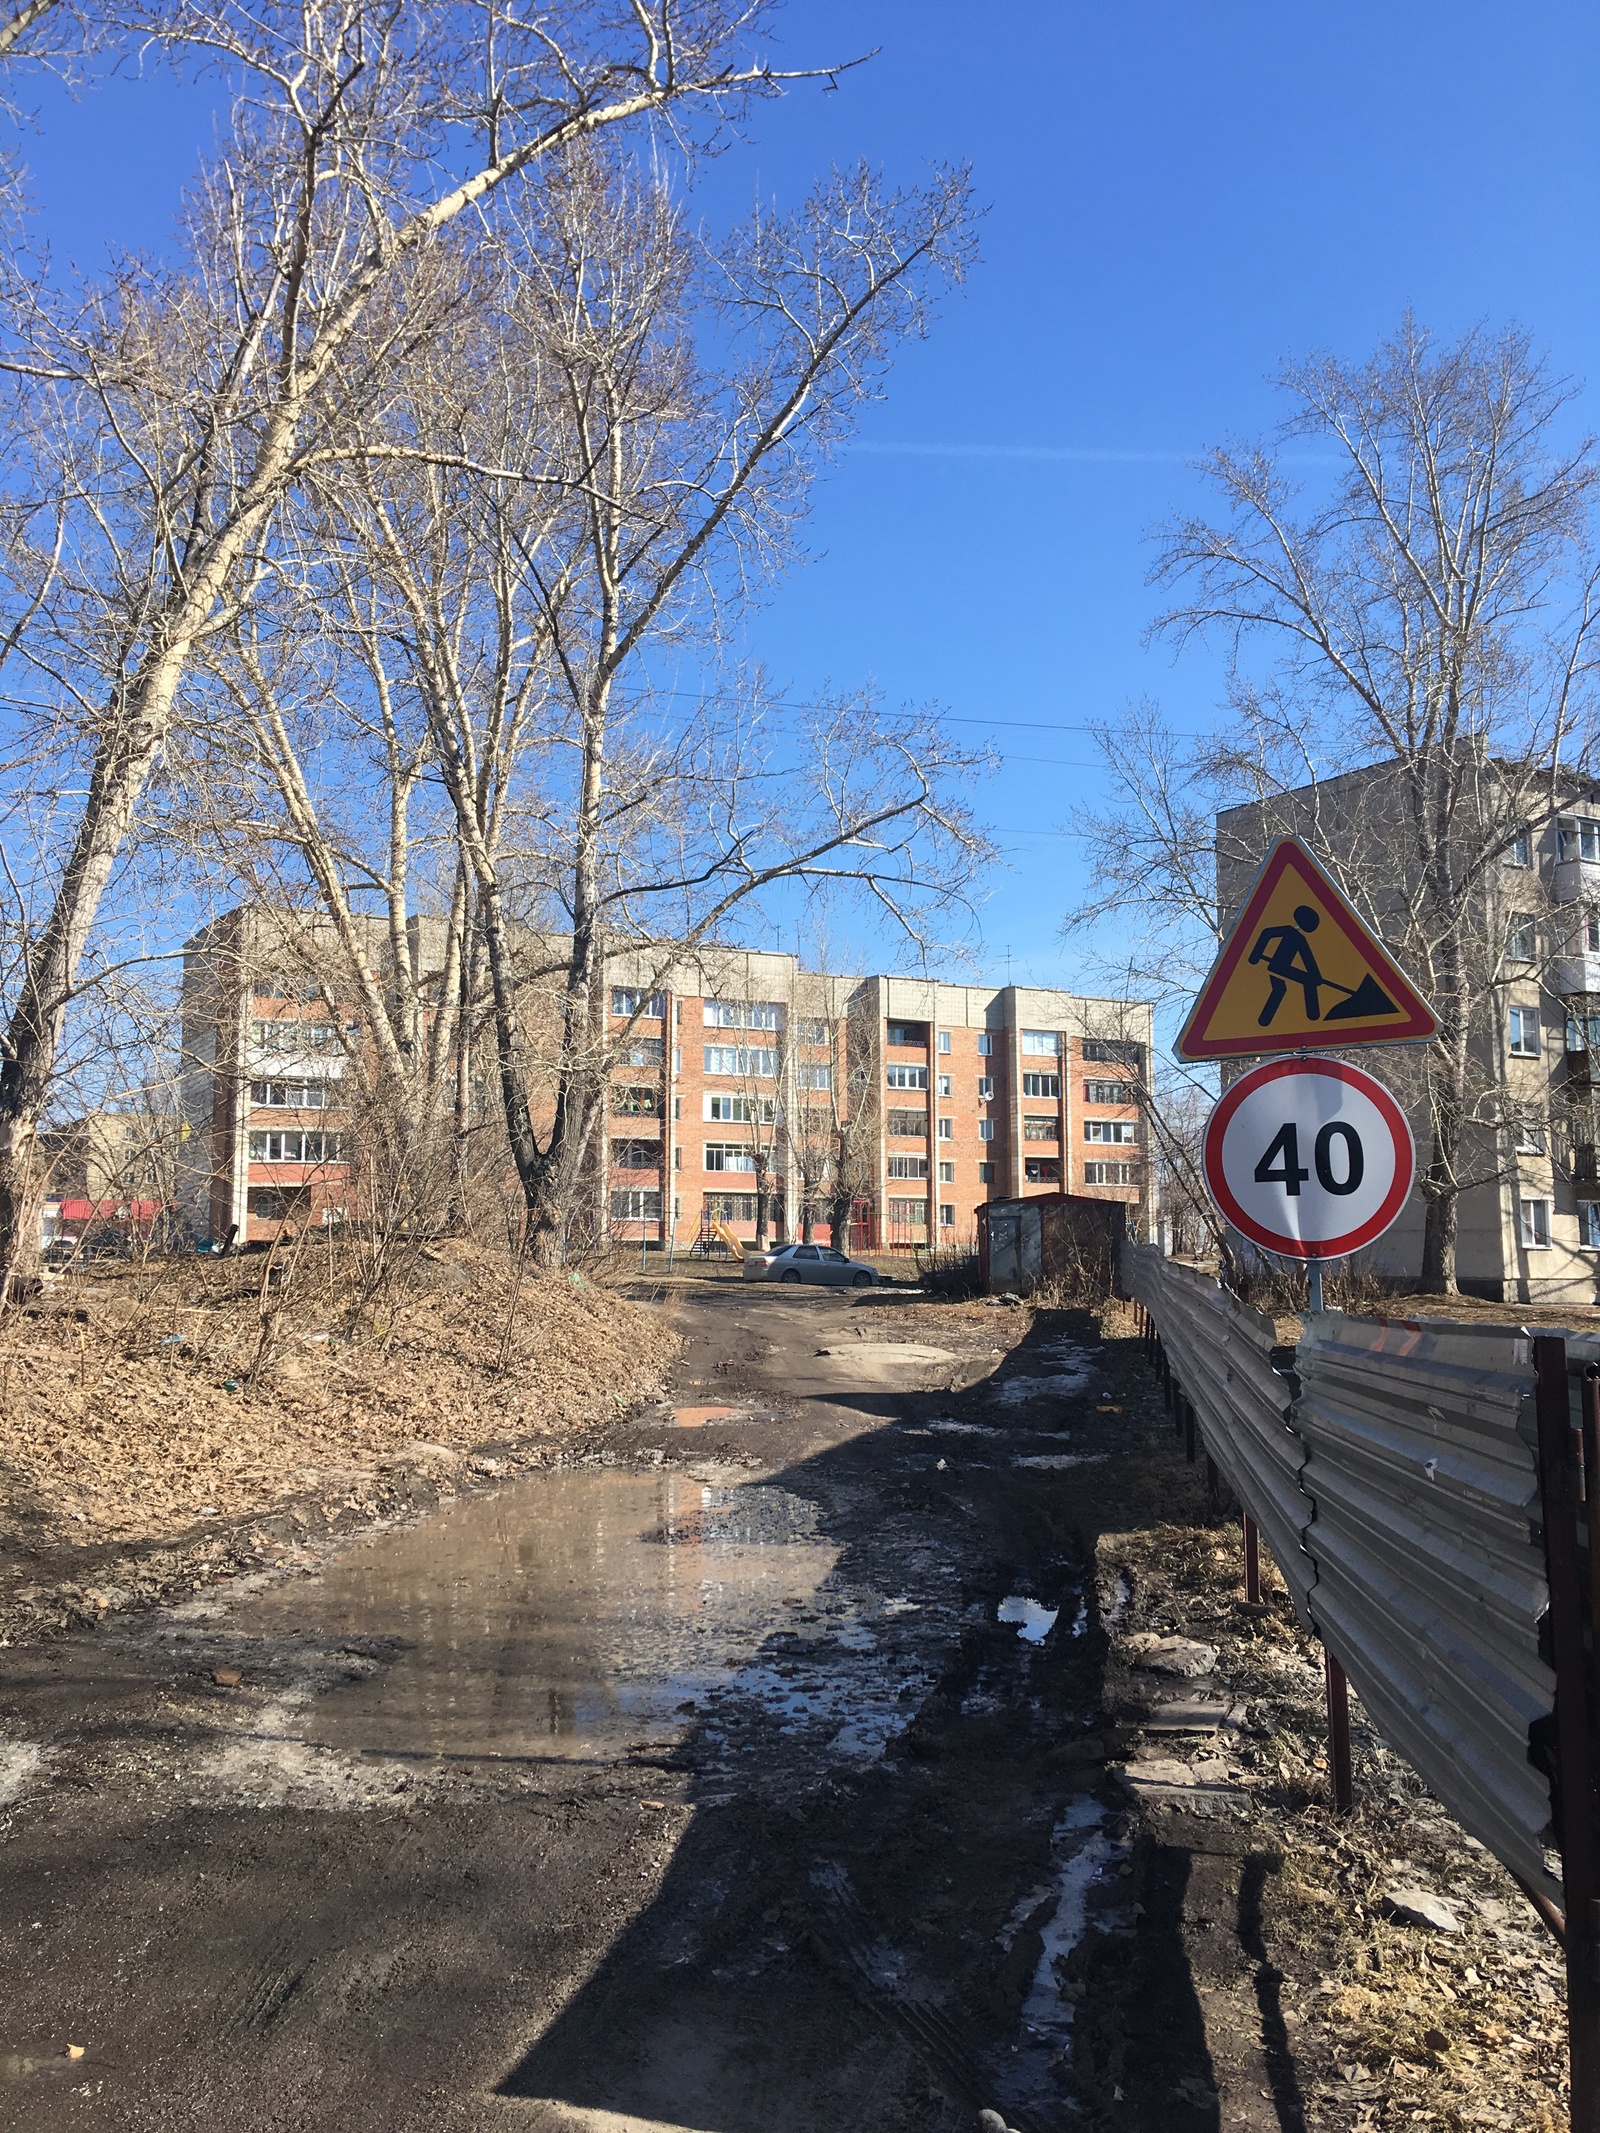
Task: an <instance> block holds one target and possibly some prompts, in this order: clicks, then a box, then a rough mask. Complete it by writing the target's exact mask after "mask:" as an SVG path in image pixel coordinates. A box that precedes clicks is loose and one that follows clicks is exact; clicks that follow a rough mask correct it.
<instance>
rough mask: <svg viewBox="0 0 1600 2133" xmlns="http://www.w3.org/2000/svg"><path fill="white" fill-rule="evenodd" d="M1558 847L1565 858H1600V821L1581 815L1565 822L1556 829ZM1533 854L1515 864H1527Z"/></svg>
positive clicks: (1529, 862)
mask: <svg viewBox="0 0 1600 2133" xmlns="http://www.w3.org/2000/svg"><path fill="white" fill-rule="evenodd" d="M1556 848H1557V850H1558V852H1559V854H1560V856H1561V857H1562V858H1563V859H1600V822H1597V821H1595V820H1594V819H1593V818H1592V817H1590V816H1584V815H1580V816H1578V818H1577V820H1576V821H1573V822H1563V823H1562V824H1561V825H1560V826H1559V828H1558V829H1557V831H1556ZM1531 862H1532V855H1531V854H1530V855H1529V858H1528V859H1526V860H1519V861H1515V862H1514V864H1516V865H1521V866H1526V865H1530V864H1531Z"/></svg>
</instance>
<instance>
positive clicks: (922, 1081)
mask: <svg viewBox="0 0 1600 2133" xmlns="http://www.w3.org/2000/svg"><path fill="white" fill-rule="evenodd" d="M888 1079H889V1086H890V1088H891V1089H925V1088H926V1087H927V1086H928V1070H927V1068H926V1067H918V1066H892V1067H890V1068H889V1069H888Z"/></svg>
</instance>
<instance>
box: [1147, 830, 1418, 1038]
mask: <svg viewBox="0 0 1600 2133" xmlns="http://www.w3.org/2000/svg"><path fill="white" fill-rule="evenodd" d="M1438 1027H1439V1025H1438V1022H1437V1020H1436V1019H1435V1017H1434V1014H1433V1011H1432V1009H1431V1008H1430V1007H1429V1006H1428V1005H1427V1003H1426V1001H1425V1000H1423V999H1422V997H1421V995H1420V994H1419V993H1418V992H1417V991H1416V989H1415V987H1414V986H1413V985H1412V984H1411V983H1410V982H1409V980H1408V979H1407V978H1406V977H1405V976H1404V975H1403V973H1402V972H1401V971H1400V969H1399V968H1398V967H1397V965H1396V964H1395V962H1394V961H1393V959H1392V958H1391V957H1390V956H1389V954H1388V953H1387V951H1386V950H1385V949H1384V948H1383V947H1382V946H1381V945H1380V943H1379V942H1378V941H1377V940H1376V939H1375V938H1374V936H1373V934H1372V933H1371V932H1370V931H1369V930H1368V928H1367V927H1366V926H1364V925H1363V924H1362V922H1361V920H1360V919H1359V918H1357V916H1356V914H1355V912H1354V911H1353V910H1352V908H1351V906H1350V904H1349V902H1348V901H1347V900H1346V898H1345V897H1344V896H1343V895H1342V894H1341V892H1340V891H1339V890H1338V889H1337V888H1335V887H1334V885H1333V883H1332V882H1331V881H1330V880H1329V879H1328V876H1327V875H1326V874H1325V873H1324V872H1323V871H1322V869H1321V867H1320V866H1318V864H1317V862H1316V861H1315V860H1314V859H1313V858H1312V856H1311V854H1310V853H1309V852H1308V851H1307V850H1306V848H1305V846H1304V845H1303V844H1302V843H1301V842H1300V840H1299V838H1298V837H1284V838H1282V839H1281V840H1280V841H1279V842H1278V843H1277V844H1275V845H1274V846H1273V848H1272V850H1271V851H1270V852H1269V853H1268V854H1267V860H1266V864H1265V865H1264V866H1263V867H1262V869H1261V872H1260V873H1259V874H1258V875H1257V876H1256V879H1255V884H1254V886H1253V887H1252V889H1251V891H1250V894H1249V895H1248V896H1247V897H1246V898H1245V902H1244V909H1243V910H1242V911H1241V912H1240V913H1239V916H1238V919H1237V920H1236V921H1235V924H1234V927H1233V931H1232V932H1231V933H1230V934H1229V935H1228V938H1227V939H1226V940H1225V941H1224V942H1223V944H1222V953H1221V954H1220V955H1219V956H1218V957H1217V960H1216V963H1215V966H1214V967H1213V969H1212V972H1211V975H1210V977H1208V978H1207V979H1206V981H1205V983H1204V985H1202V986H1201V988H1200V997H1199V999H1198V1000H1196V1002H1195V1003H1194V1008H1193V1011H1192V1012H1191V1014H1190V1016H1189V1019H1188V1021H1187V1022H1186V1023H1185V1024H1184V1025H1183V1034H1182V1036H1181V1037H1179V1039H1178V1046H1177V1050H1178V1057H1179V1058H1180V1059H1238V1058H1244V1057H1246V1056H1248V1055H1249V1054H1250V1053H1251V1052H1289V1051H1313V1050H1329V1051H1335V1050H1336V1051H1341V1052H1346V1051H1349V1050H1351V1049H1352V1048H1353V1047H1354V1046H1356V1045H1358V1044H1418V1043H1423V1042H1425V1041H1426V1040H1427V1039H1428V1038H1429V1037H1431V1036H1432V1035H1433V1034H1434V1032H1435V1030H1437V1028H1438Z"/></svg>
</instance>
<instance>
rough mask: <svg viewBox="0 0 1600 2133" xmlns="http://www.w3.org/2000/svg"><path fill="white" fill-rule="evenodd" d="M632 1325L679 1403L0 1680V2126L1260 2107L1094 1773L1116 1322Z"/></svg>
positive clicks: (1221, 1853)
mask: <svg viewBox="0 0 1600 2133" xmlns="http://www.w3.org/2000/svg"><path fill="white" fill-rule="evenodd" d="M662 1308H664V1309H670V1310H672V1311H673V1312H674V1313H675V1314H676V1317H677V1321H678V1324H679V1326H680V1328H681V1330H682V1331H683V1333H684V1334H685V1336H686V1339H687V1347H686V1353H685V1363H684V1368H683V1372H682V1383H681V1387H680V1391H679V1393H678V1395H677V1399H678V1403H679V1406H678V1410H677V1411H674V1410H673V1409H669V1408H663V1409H661V1410H659V1411H652V1412H650V1413H647V1414H644V1415H641V1416H634V1417H631V1418H628V1419H626V1420H622V1421H619V1422H618V1424H617V1425H616V1427H615V1429H614V1431H612V1432H611V1433H610V1436H609V1438H608V1440H607V1442H606V1444H605V1445H604V1447H603V1448H601V1449H599V1450H598V1451H596V1452H593V1453H591V1454H590V1455H589V1456H588V1457H586V1458H585V1459H583V1460H582V1461H581V1462H576V1463H574V1464H571V1465H569V1466H565V1467H560V1466H558V1467H554V1468H552V1469H550V1470H549V1471H546V1472H541V1473H538V1474H533V1475H529V1476H526V1477H523V1478H521V1479H518V1480H516V1481H514V1482H511V1483H508V1484H506V1485H504V1486H501V1487H498V1488H492V1489H489V1490H486V1491H483V1492H480V1493H478V1494H476V1495H472V1496H463V1497H460V1498H458V1499H457V1500H455V1501H454V1502H453V1503H451V1504H449V1505H447V1506H446V1507H445V1508H443V1509H442V1510H440V1511H439V1512H437V1513H436V1514H434V1515H432V1516H429V1517H428V1518H426V1519H424V1520H423V1521H421V1522H420V1523H418V1524H416V1525H414V1526H411V1527H408V1528H400V1529H391V1530H389V1531H386V1532H380V1533H378V1534H375V1535H372V1536H370V1537H368V1538H366V1539H365V1540H363V1541H360V1542H357V1543H353V1544H352V1543H349V1542H344V1543H340V1544H338V1545H337V1546H336V1547H335V1548H333V1549H331V1550H330V1551H329V1552H328V1553H327V1554H326V1555H325V1556H323V1557H321V1558H320V1559H318V1560H315V1561H308V1562H306V1563H305V1564H303V1565H302V1566H301V1569H300V1570H299V1572H298V1573H297V1574H291V1575H288V1576H284V1575H281V1574H280V1575H277V1576H274V1577H267V1576H263V1577H260V1578H241V1579H238V1580H236V1581H235V1582H234V1584H233V1585H232V1587H231V1588H229V1589H228V1590H226V1591H225V1592H223V1593H222V1594H220V1595H219V1594H217V1593H215V1592H207V1593H205V1594H202V1595H201V1596H199V1597H197V1598H196V1599H195V1600H194V1601H193V1602H192V1603H189V1604H187V1605H185V1606H183V1607H179V1608H177V1609H175V1610H166V1611H162V1612H159V1613H150V1614H145V1615H142V1616H129V1617H124V1618H121V1619H119V1620H116V1621H113V1622H111V1623H108V1624H107V1625H106V1626H105V1627H103V1628H102V1629H101V1630H100V1631H99V1632H98V1633H95V1634H92V1635H86V1636H81V1637H77V1638H73V1639H68V1640H63V1641H60V1642H56V1643H54V1644H45V1645H38V1646H31V1647H27V1648H22V1649H15V1650H9V1651H4V1652H0V1801H5V1800H7V1799H9V1806H7V1807H6V1808H5V1809H4V1811H3V1812H0V1825H3V1826H4V1844H3V1850H0V1862H3V1864H0V1871H3V1881H4V1907H3V1921H0V1964H3V1967H4V1974H5V1976H6V1978H7V1980H8V1990H7V1993H6V2004H5V2011H4V2016H3V2021H4V2034H3V2038H0V2047H3V2054H4V2056H3V2057H0V2126H4V2127H5V2128H16V2129H18V2133H22V2129H26V2133H50V2129H54V2128H58V2127H63V2128H64V2127H79V2126H96V2125H97V2126H106V2127H114V2128H117V2129H128V2133H134V2129H147V2128H148V2129H154V2128H161V2129H180V2128H182V2129H190V2128H199V2129H206V2133H210V2129H213V2128H226V2129H228V2133H265V2129H267V2128H284V2129H290V2128H293V2129H297V2133H298V2129H319V2128H324V2127H327V2128H339V2129H341V2133H353V2129H358V2128H373V2129H378V2128H383V2129H385V2133H400V2129H410V2128H417V2129H422V2128H430V2129H431V2128H452V2129H454V2128H462V2129H466V2128H472V2129H474V2133H476V2129H480V2128H481V2129H485V2133H487V2129H508V2133H509V2129H529V2133H534V2129H537V2133H678V2129H691V2133H846V2129H849V2133H857V2129H859V2133H910V2129H913V2128H916V2129H927V2133H947V2129H948V2133H956V2129H957V2128H961V2129H970V2128H973V2127H975V2126H976V2124H977V2122H978V2112H979V2110H980V2108H984V2107H990V2108H995V2109H998V2110H999V2111H1000V2112H1002V2113H1003V2114H1004V2115H1005V2117H1006V2119H1007V2121H1008V2123H1009V2124H1011V2125H1012V2126H1015V2127H1018V2128H1022V2129H1024V2133H1044V2129H1046V2128H1051V2127H1057V2126H1061V2127H1065V2126H1067V2125H1074V2126H1080V2125H1085V2124H1090V2125H1102V2126H1105V2127H1108V2128H1110V2127H1116V2128H1127V2129H1130V2133H1131V2129H1133V2128H1141V2129H1143V2128H1149V2129H1151V2133H1154V2129H1156V2128H1158V2127H1159V2128H1160V2129H1162V2133H1190V2129H1199V2128H1212V2127H1217V2126H1219V2125H1226V2126H1227V2127H1229V2128H1230V2129H1236V2128H1245V2129H1249V2128H1255V2127H1260V2128H1263V2129H1265V2128H1275V2129H1279V2133H1282V2129H1284V2128H1287V2127H1291V2126H1293V2125H1297V2124H1299V2123H1301V2120H1300V2118H1299V2116H1298V2104H1297V2103H1296V2102H1295V2101H1294V2098H1293V2095H1292V2094H1291V2090H1292V2082H1291V2083H1287V2084H1286V2077H1285V2072H1284V2067H1285V2047H1284V2045H1283V2041H1282V2038H1281V2035H1279V2034H1277V2033H1276V2032H1274V2031H1273V2030H1272V2029H1271V2025H1264V2024H1263V2021H1262V2019H1261V2017H1260V2014H1259V2012H1258V2006H1257V2002H1258V2000H1259V1973H1260V1971H1261V1967H1262V1964H1263V1962H1264V1961H1265V1953H1264V1951H1260V1952H1259V1953H1258V1952H1257V1951H1256V1950H1255V1949H1254V1948H1252V1947H1251V1946H1249V1945H1247V1944H1246V1943H1245V1942H1243V1941H1241V1942H1240V1943H1239V1944H1238V1945H1234V1944H1233V1942H1231V1941H1230V1943H1229V1945H1228V1946H1227V1947H1226V1948H1221V1949H1220V1950H1219V1953H1218V1955H1217V1959H1216V1962H1215V1964H1214V1965H1213V1969H1212V1974H1211V1975H1210V1976H1209V1977H1197V1975H1196V1973H1195V1971H1194V1968H1193V1965H1192V1964H1191V1962H1190V1961H1189V1960H1188V1959H1187V1958H1186V1957H1185V1955H1184V1952H1183V1948H1182V1945H1181V1940H1180V1936H1179V1933H1178V1912H1179V1911H1180V1910H1181V1908H1182V1904H1183V1900H1184V1884H1185V1882H1186V1881H1187V1880H1189V1879H1192V1878H1194V1877H1195V1876H1198V1883H1197V1885H1198V1886H1200V1893H1201V1895H1202V1896H1204V1893H1205V1888H1204V1884H1205V1878H1206V1874H1207V1872H1208V1869H1207V1867H1206V1863H1205V1849H1206V1848H1205V1845H1204V1844H1203V1843H1202V1844H1201V1845H1200V1846H1199V1848H1198V1850H1196V1849H1195V1848H1193V1847H1191V1849H1190V1851H1189V1852H1186V1853H1185V1855H1184V1865H1183V1870H1182V1873H1181V1875H1177V1876H1176V1880H1175V1879H1174V1877H1175V1874H1176V1869H1175V1868H1174V1867H1173V1865H1172V1863H1171V1862H1170V1861H1169V1862H1168V1864H1167V1866H1166V1867H1162V1866H1161V1863H1160V1861H1159V1860H1157V1862H1156V1867H1155V1870H1154V1877H1153V1879H1151V1880H1150V1881H1149V1883H1148V1885H1147V1884H1146V1882H1145V1881H1144V1880H1142V1879H1141V1880H1140V1881H1137V1882H1136V1881H1135V1880H1134V1879H1133V1871H1134V1870H1133V1867H1132V1865H1131V1864H1130V1860H1129V1851H1128V1841H1127V1840H1128V1819H1127V1816H1126V1814H1125V1812H1124V1810H1123V1806H1122V1804H1120V1796H1119V1795H1118V1793H1117V1792H1116V1789H1115V1787H1114V1786H1113V1785H1112V1784H1111V1783H1110V1782H1109V1781H1108V1779H1107V1777H1106V1773H1105V1768H1104V1762H1103V1755H1104V1747H1105V1744H1104V1741H1103V1739H1101V1738H1100V1737H1099V1736H1100V1735H1102V1734H1103V1729H1104V1714H1103V1711H1102V1702H1101V1698H1102V1685H1103V1684H1102V1677H1103V1671H1104V1667H1105V1661H1106V1651H1107V1638H1106V1633H1105V1627H1104V1624H1103V1621H1102V1612H1103V1610H1102V1599H1103V1595H1100V1594H1098V1593H1097V1592H1096V1590H1095V1584H1094V1578H1093V1576H1092V1573H1091V1565H1092V1561H1093V1553H1092V1551H1093V1547H1094V1543H1095V1538H1096V1535H1097V1533H1098V1532H1099V1531H1101V1530H1102V1529H1103V1528H1104V1527H1105V1526H1106V1525H1107V1524H1108V1523H1109V1524H1115V1523H1116V1522H1117V1519H1118V1517H1119V1514H1120V1511H1121V1504H1120V1494H1121V1484H1120V1482H1119V1479H1118V1476H1119V1467H1120V1463H1121V1462H1122V1461H1123V1460H1124V1459H1125V1458H1126V1457H1127V1456H1128V1455H1129V1451H1130V1446H1131V1445H1132V1444H1133V1443H1134V1442H1135V1441H1136V1440H1139V1439H1140V1438H1141V1433H1142V1431H1143V1429H1144V1428H1145V1426H1146V1424H1147V1423H1148V1422H1149V1420H1150V1418H1151V1408H1152V1394H1151V1391H1150V1385H1149V1380H1148V1378H1147V1377H1146V1376H1145V1374H1144V1372H1143V1370H1142V1367H1141V1366H1140V1365H1139V1363H1138V1361H1137V1359H1136V1357H1135V1356H1134V1354H1133V1352H1132V1345H1131V1343H1129V1344H1123V1345H1121V1346H1115V1345H1113V1346H1106V1347H1101V1346H1100V1345H1099V1344H1098V1341H1097V1339H1096V1336H1095V1333H1094V1329H1093V1327H1092V1326H1091V1323H1090V1322H1089V1321H1088V1320H1087V1319H1077V1320H1071V1319H1066V1318H1061V1317H1057V1318H1053V1319H1041V1320H1039V1321H1038V1322H1036V1323H1035V1324H1034V1325H1033V1327H1032V1329H1031V1331H1030V1332H1029V1333H1028V1336H1027V1338H1026V1340H1024V1341H1023V1342H1022V1344H1021V1345H1020V1346H1019V1347H1017V1348H1015V1349H1014V1350H1013V1349H1012V1347H1011V1343H1012V1342H1013V1341H1014V1340H1015V1338H1016V1333H1017V1330H1018V1326H1019V1318H1018V1314H1016V1313H1014V1312H1008V1311H1005V1310H1002V1309H989V1310H984V1309H980V1308H978V1307H969V1308H966V1309H964V1310H961V1311H952V1312H948V1313H946V1315H945V1317H944V1319H943V1320H941V1319H940V1318H939V1316H938V1313H937V1311H936V1310H934V1308H933V1307H929V1306H923V1305H920V1304H918V1305H912V1304H911V1303H910V1302H909V1300H908V1299H901V1298H897V1297H895V1296H893V1295H891V1294H889V1293H887V1292H884V1293H878V1294H873V1295H871V1296H866V1297H858V1296H850V1295H837V1296H836V1295H830V1294H826V1293H816V1292H811V1291H801V1292H794V1291H785V1290H771V1289H764V1288H757V1289H751V1288H746V1287H741V1286H739V1285H738V1284H730V1283H716V1282H704V1283H698V1284H697V1283H689V1284H686V1285H683V1286H682V1287H681V1288H679V1289H677V1290H675V1291H674V1292H673V1293H672V1294H671V1295H670V1296H665V1295H664V1296H663V1301H662ZM930 1327H931V1330H930ZM941 1328H942V1329H943V1330H941ZM718 1409H722V1410H727V1412H723V1413H720V1414H719V1413H717V1412H716V1411H715V1410H718ZM1105 1410H1111V1411H1105ZM1238 1848H1239V1847H1238V1845H1237V1843H1235V1845H1234V1846H1233V1849H1234V1851H1235V1852H1237V1850H1238ZM1212 1850H1213V1851H1214V1852H1215V1854H1216V1859H1217V1861H1218V1862H1220V1863H1218V1864H1216V1865H1215V1868H1214V1871H1213V1878H1215V1877H1216V1875H1218V1874H1223V1873H1229V1874H1232V1875H1233V1877H1234V1879H1235V1880H1237V1878H1238V1871H1237V1870H1238V1861H1237V1859H1230V1858H1229V1855H1228V1853H1229V1848H1228V1842H1227V1839H1226V1834H1225V1833H1223V1835H1222V1836H1220V1837H1219V1838H1218V1839H1217V1841H1216V1843H1215V1844H1213V1846H1212ZM1197 1859H1198V1860H1199V1864H1198V1866H1196V1864H1195V1861H1196V1860H1197ZM1142 1872H1143V1869H1141V1873H1142ZM1163 1872H1165V1874H1166V1877H1167V1878H1166V1881H1165V1882H1163V1880H1162V1878H1161V1877H1162V1873H1163ZM1136 1889H1137V1890H1138V1891H1139V1893H1140V1895H1142V1897H1143V1899H1144V1901H1143V1902H1142V1903H1138V1902H1136V1901H1135V1900H1134V1897H1135V1890H1136ZM1086 1920H1087V1921H1088V1922H1089V1923H1090V1924H1091V1925H1092V1931H1091V1932H1088V1933H1086V1931H1085V1927H1086ZM1241 1930H1243V1928H1241ZM1251 1930H1253V1931H1254V1932H1255V1935H1256V1939H1257V1940H1259V1936H1260V1927H1259V1915H1257V1917H1256V1923H1255V1925H1254V1927H1253V1928H1251ZM1075 2024H1076V2027H1077V2046H1078V2048H1077V2049H1076V2051H1074V2049H1073V2043H1074V2036H1073V2032H1074V2025H1075ZM1280 2026H1281V2025H1280ZM1263 2036H1265V2037H1266V2042H1265V2044H1263V2043H1262V2041H1261V2040H1262V2038H1263ZM1219 2112H1220V2113H1221V2114H1222V2115H1219Z"/></svg>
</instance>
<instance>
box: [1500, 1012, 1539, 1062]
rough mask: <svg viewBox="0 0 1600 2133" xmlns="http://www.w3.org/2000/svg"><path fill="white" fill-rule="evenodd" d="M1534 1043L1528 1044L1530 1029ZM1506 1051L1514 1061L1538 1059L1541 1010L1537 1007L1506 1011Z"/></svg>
mask: <svg viewBox="0 0 1600 2133" xmlns="http://www.w3.org/2000/svg"><path fill="white" fill-rule="evenodd" d="M1530 1027H1531V1029H1532V1033H1533V1041H1532V1043H1531V1045H1530V1044H1528V1043H1527V1041H1526V1040H1527V1036H1528V1032H1529V1029H1530ZM1506 1050H1507V1054H1508V1056H1509V1057H1510V1058H1512V1059H1537V1058H1539V1057H1540V1050H1539V1010H1538V1008H1536V1007H1511V1008H1508V1009H1507V1010H1506Z"/></svg>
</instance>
